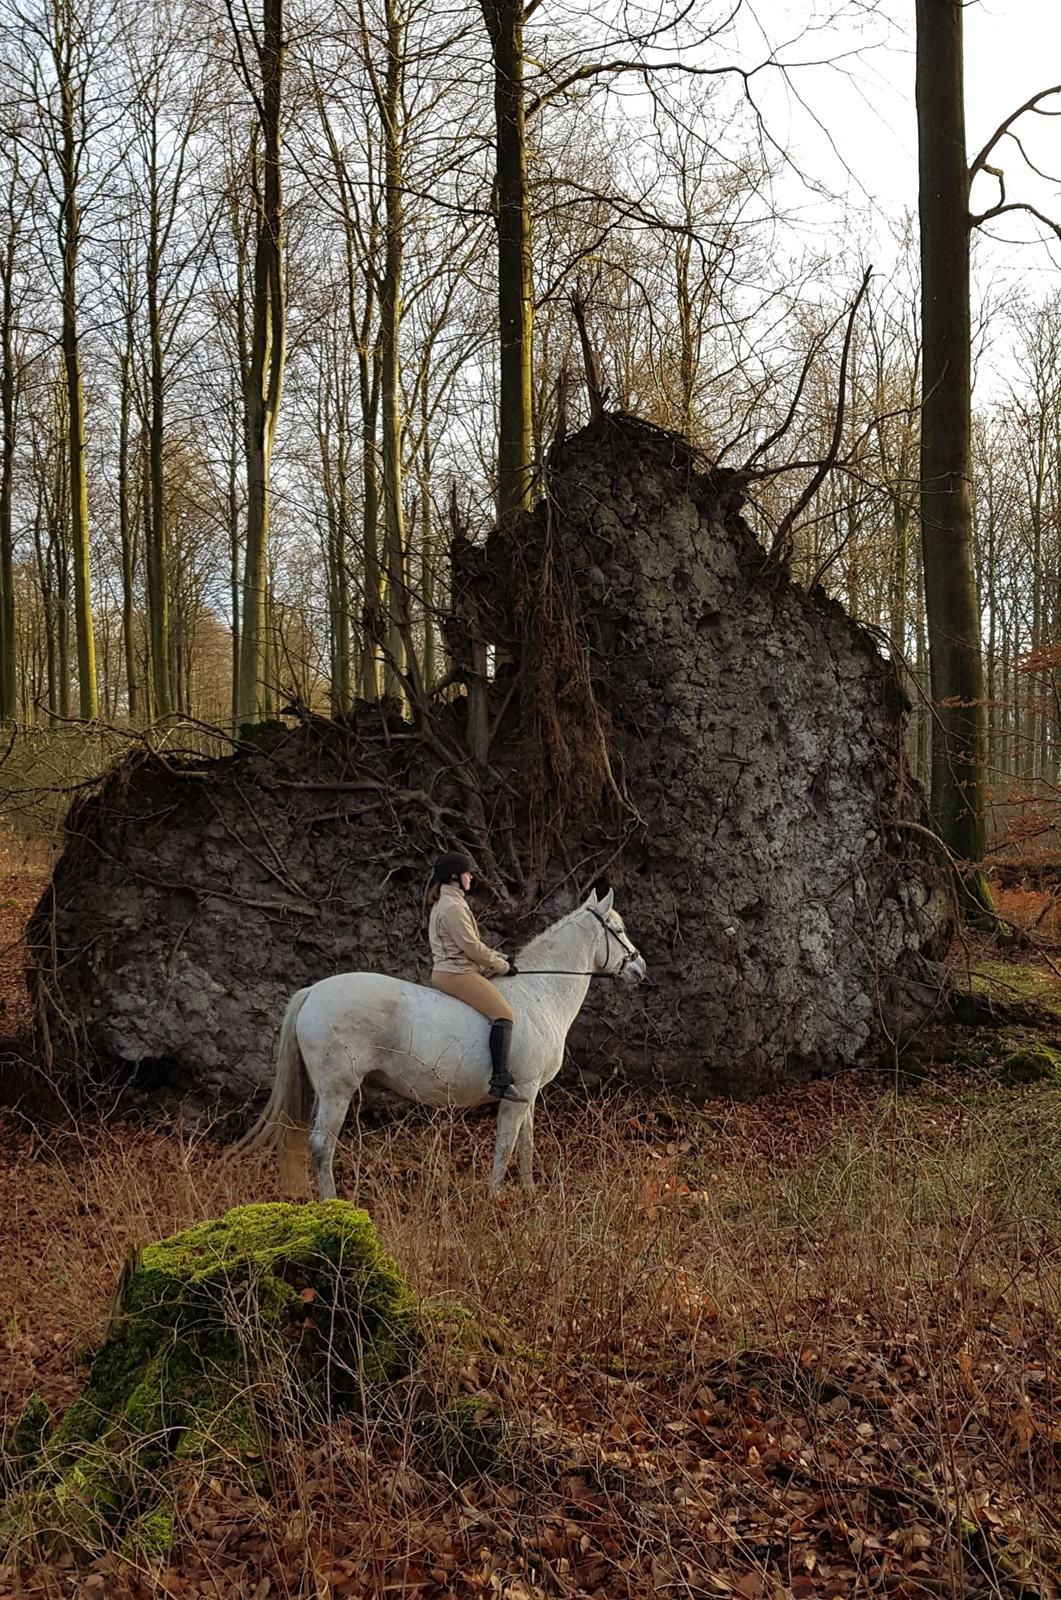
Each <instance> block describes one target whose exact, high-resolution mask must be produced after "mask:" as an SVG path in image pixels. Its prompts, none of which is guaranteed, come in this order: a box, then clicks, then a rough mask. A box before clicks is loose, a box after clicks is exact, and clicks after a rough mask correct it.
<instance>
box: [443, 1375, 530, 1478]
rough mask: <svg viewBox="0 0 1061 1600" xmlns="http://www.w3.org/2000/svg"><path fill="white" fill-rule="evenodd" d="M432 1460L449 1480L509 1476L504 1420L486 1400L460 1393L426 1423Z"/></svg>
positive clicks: (509, 1463) (506, 1435)
mask: <svg viewBox="0 0 1061 1600" xmlns="http://www.w3.org/2000/svg"><path fill="white" fill-rule="evenodd" d="M424 1433H425V1437H426V1442H427V1445H428V1449H429V1451H430V1453H431V1458H432V1460H433V1461H434V1462H435V1464H436V1465H437V1466H439V1467H441V1468H442V1470H443V1472H445V1473H446V1474H447V1475H448V1476H449V1477H451V1478H457V1479H461V1478H471V1477H482V1476H489V1477H499V1476H509V1475H510V1472H511V1461H510V1455H509V1450H508V1432H507V1428H506V1426H505V1419H504V1417H503V1415H502V1414H501V1412H500V1411H498V1410H497V1409H496V1407H494V1406H493V1405H492V1404H491V1403H490V1402H489V1401H487V1400H484V1399H482V1398H479V1397H477V1396H475V1395H471V1394H459V1395H455V1396H454V1398H453V1399H452V1400H450V1401H448V1402H447V1404H446V1405H444V1406H443V1407H442V1408H441V1410H439V1411H438V1413H437V1414H436V1415H434V1416H432V1417H430V1418H428V1419H427V1420H426V1423H425V1426H424Z"/></svg>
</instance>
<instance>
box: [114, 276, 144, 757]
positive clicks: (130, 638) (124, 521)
mask: <svg viewBox="0 0 1061 1600" xmlns="http://www.w3.org/2000/svg"><path fill="white" fill-rule="evenodd" d="M132 320H133V314H132V302H131V301H130V306H129V311H128V314H127V323H126V345H125V349H124V350H123V352H122V359H121V395H120V400H119V412H118V534H119V539H120V543H121V551H122V641H123V644H124V647H125V695H126V701H127V704H128V711H129V723H130V726H132V727H134V728H135V727H136V726H137V725H138V723H139V719H140V710H141V707H140V682H139V675H138V673H137V670H136V544H135V534H134V531H133V530H134V523H133V517H132V507H131V500H132V486H131V484H130V481H129V456H130V447H129V432H130V428H129V423H130V417H131V414H132V406H133V372H132V367H133V328H132Z"/></svg>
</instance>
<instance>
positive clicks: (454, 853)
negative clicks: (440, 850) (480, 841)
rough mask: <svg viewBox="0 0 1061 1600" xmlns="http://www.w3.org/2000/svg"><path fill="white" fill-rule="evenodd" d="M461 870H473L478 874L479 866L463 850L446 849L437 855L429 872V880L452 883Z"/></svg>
mask: <svg viewBox="0 0 1061 1600" xmlns="http://www.w3.org/2000/svg"><path fill="white" fill-rule="evenodd" d="M462 872H473V873H474V874H475V876H476V877H478V876H479V868H478V867H477V866H476V864H475V862H474V861H473V860H472V858H471V856H470V855H468V853H467V851H465V850H447V851H446V853H445V854H444V855H441V856H439V858H438V860H437V861H436V862H435V865H434V868H433V870H432V873H431V882H432V883H433V884H434V883H454V882H455V881H456V880H457V879H458V878H459V877H460V875H461V873H462Z"/></svg>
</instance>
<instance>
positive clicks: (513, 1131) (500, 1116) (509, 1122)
mask: <svg viewBox="0 0 1061 1600" xmlns="http://www.w3.org/2000/svg"><path fill="white" fill-rule="evenodd" d="M530 1112H531V1108H530V1106H528V1105H518V1104H517V1103H516V1101H514V1100H502V1101H501V1103H500V1105H499V1106H498V1108H497V1132H496V1134H495V1135H494V1170H493V1172H492V1173H491V1174H490V1198H491V1199H492V1200H496V1199H497V1197H498V1195H499V1194H500V1193H501V1185H502V1184H503V1183H504V1181H505V1173H506V1172H507V1170H508V1164H509V1162H510V1161H511V1159H512V1150H513V1147H514V1146H515V1143H516V1140H517V1138H518V1137H519V1131H520V1128H521V1126H522V1123H523V1120H524V1118H525V1117H529V1116H530Z"/></svg>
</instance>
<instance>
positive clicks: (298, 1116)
mask: <svg viewBox="0 0 1061 1600" xmlns="http://www.w3.org/2000/svg"><path fill="white" fill-rule="evenodd" d="M308 994H309V989H299V990H298V992H297V993H296V994H293V995H292V996H291V999H290V1000H289V1001H288V1003H287V1010H286V1011H285V1012H284V1020H283V1022H282V1023H281V1024H280V1038H279V1040H278V1042H277V1046H276V1065H275V1068H274V1071H273V1087H272V1092H271V1093H270V1095H269V1099H268V1100H267V1102H266V1105H265V1110H264V1111H263V1112H262V1114H261V1116H260V1117H259V1118H258V1120H257V1122H256V1123H255V1124H254V1126H253V1127H252V1128H249V1129H248V1130H247V1132H246V1133H245V1134H244V1135H243V1137H242V1139H239V1140H238V1141H237V1142H236V1143H235V1144H234V1145H232V1146H231V1149H230V1154H235V1152H236V1151H238V1150H275V1151H276V1152H277V1156H278V1158H279V1161H280V1181H281V1183H282V1185H283V1187H284V1188H285V1189H286V1190H288V1191H289V1192H291V1191H297V1190H300V1189H303V1188H304V1187H305V1174H306V1124H307V1122H308V1121H309V1116H310V1111H311V1110H312V1104H313V1091H312V1088H311V1085H310V1081H309V1077H308V1075H307V1072H306V1063H305V1062H304V1061H303V1059H302V1051H301V1050H300V1048H299V1043H298V1035H297V1034H296V1032H295V1024H296V1022H297V1021H298V1014H299V1012H300V1011H301V1010H302V1007H303V1005H304V1004H305V1002H306V997H307V996H308Z"/></svg>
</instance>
